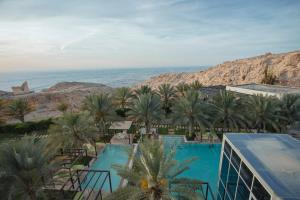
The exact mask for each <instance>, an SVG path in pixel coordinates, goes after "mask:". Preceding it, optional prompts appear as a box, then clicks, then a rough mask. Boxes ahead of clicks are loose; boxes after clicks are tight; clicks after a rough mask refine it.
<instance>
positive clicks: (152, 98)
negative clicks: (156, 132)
mask: <svg viewBox="0 0 300 200" xmlns="http://www.w3.org/2000/svg"><path fill="white" fill-rule="evenodd" d="M128 114H129V116H130V117H131V118H133V119H134V120H136V121H139V122H144V123H145V128H146V132H147V133H150V130H151V126H152V123H153V121H155V120H159V119H160V117H161V104H160V99H159V97H158V96H157V95H152V94H149V93H148V94H141V95H139V96H137V97H136V99H134V100H133V103H132V105H131V107H130V111H129V113H128Z"/></svg>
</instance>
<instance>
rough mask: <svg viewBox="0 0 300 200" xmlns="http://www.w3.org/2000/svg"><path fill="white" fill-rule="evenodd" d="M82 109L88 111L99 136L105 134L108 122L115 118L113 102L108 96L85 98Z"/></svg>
mask: <svg viewBox="0 0 300 200" xmlns="http://www.w3.org/2000/svg"><path fill="white" fill-rule="evenodd" d="M83 108H84V109H85V110H87V111H89V113H90V114H91V116H92V118H93V120H94V123H95V125H96V127H97V128H98V131H99V132H100V133H101V134H105V133H106V132H107V128H108V125H109V122H110V121H111V120H113V119H115V118H116V113H115V109H114V105H113V101H112V98H111V97H110V96H109V95H108V94H100V95H90V96H88V97H86V98H85V100H84V106H83Z"/></svg>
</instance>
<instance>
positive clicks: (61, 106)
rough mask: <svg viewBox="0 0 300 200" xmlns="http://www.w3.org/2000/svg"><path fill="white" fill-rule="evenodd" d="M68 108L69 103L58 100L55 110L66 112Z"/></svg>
mask: <svg viewBox="0 0 300 200" xmlns="http://www.w3.org/2000/svg"><path fill="white" fill-rule="evenodd" d="M68 108H69V104H67V103H66V102H60V103H59V104H58V105H57V110H59V111H60V112H62V113H64V112H66V111H67V110H68Z"/></svg>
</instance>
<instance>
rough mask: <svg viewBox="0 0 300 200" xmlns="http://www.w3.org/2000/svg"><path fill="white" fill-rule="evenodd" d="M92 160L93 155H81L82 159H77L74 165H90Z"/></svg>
mask: <svg viewBox="0 0 300 200" xmlns="http://www.w3.org/2000/svg"><path fill="white" fill-rule="evenodd" d="M91 160H92V157H90V156H84V157H81V158H80V159H78V160H76V162H74V165H84V166H88V164H89V163H90V161H91Z"/></svg>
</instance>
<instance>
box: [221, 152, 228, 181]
mask: <svg viewBox="0 0 300 200" xmlns="http://www.w3.org/2000/svg"><path fill="white" fill-rule="evenodd" d="M228 168H229V160H228V158H227V157H226V156H225V155H223V161H222V167H221V180H222V182H223V184H224V185H225V184H226V181H227V173H228Z"/></svg>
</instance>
